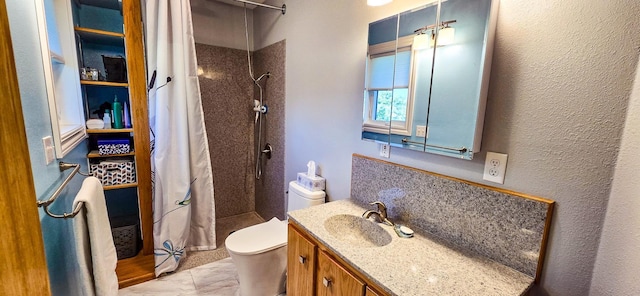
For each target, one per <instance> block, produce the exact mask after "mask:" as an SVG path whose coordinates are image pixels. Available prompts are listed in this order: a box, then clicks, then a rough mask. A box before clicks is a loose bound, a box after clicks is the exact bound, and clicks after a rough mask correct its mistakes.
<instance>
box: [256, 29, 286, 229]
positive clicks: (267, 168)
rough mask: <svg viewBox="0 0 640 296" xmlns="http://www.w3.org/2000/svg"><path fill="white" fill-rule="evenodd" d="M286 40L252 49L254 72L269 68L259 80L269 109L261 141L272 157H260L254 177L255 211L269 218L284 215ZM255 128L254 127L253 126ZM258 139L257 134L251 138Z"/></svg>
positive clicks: (257, 92)
mask: <svg viewBox="0 0 640 296" xmlns="http://www.w3.org/2000/svg"><path fill="white" fill-rule="evenodd" d="M285 48H286V44H285V41H284V40H283V41H280V42H278V43H275V44H272V45H269V46H267V47H265V48H262V49H260V50H258V51H256V52H255V54H254V59H253V65H254V72H253V73H254V74H253V75H254V76H255V77H256V78H257V77H259V76H260V75H262V73H266V72H270V73H271V76H270V77H269V78H268V79H265V80H262V81H261V85H262V87H263V89H264V91H263V100H264V104H266V105H267V106H268V107H269V111H268V112H267V113H266V114H265V115H264V117H263V119H264V120H263V126H262V130H263V134H262V137H263V138H262V139H263V140H262V143H263V147H264V144H265V143H269V144H271V146H272V147H273V154H272V156H271V159H269V160H267V159H266V157H263V161H262V164H263V167H262V178H261V179H260V180H257V181H256V197H255V204H256V212H258V214H259V215H260V216H261V217H262V218H264V219H265V220H269V219H271V218H272V217H278V218H279V219H284V218H285V214H284V213H285V209H284V204H285V202H284V196H285V194H284V192H285V182H284V155H285V146H284V114H285V110H284V102H285V69H284V65H285V58H286V53H285ZM253 89H254V98H256V99H258V98H259V96H260V95H259V94H260V91H259V89H258V87H254V88H253ZM255 130H256V131H257V128H255ZM254 141H256V142H257V138H254Z"/></svg>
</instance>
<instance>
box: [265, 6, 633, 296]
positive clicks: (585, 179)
mask: <svg viewBox="0 0 640 296" xmlns="http://www.w3.org/2000/svg"><path fill="white" fill-rule="evenodd" d="M365 2H366V1H364V0H359V1H342V0H324V1H313V0H295V1H286V4H287V14H286V15H284V16H283V15H281V14H280V13H278V12H277V11H271V10H266V9H256V10H255V11H254V21H255V26H254V29H255V31H256V38H257V39H256V48H261V47H262V46H264V45H268V44H272V43H274V42H277V41H280V40H282V39H286V40H287V43H286V52H287V63H286V77H287V81H286V93H287V100H286V107H285V109H286V118H285V122H286V124H285V131H286V138H285V140H286V143H285V145H286V154H285V180H292V179H293V178H294V177H295V174H296V172H300V171H304V170H305V169H306V166H305V164H306V163H307V161H308V160H311V159H313V160H315V161H316V162H317V163H318V164H319V166H320V172H321V173H322V175H323V176H324V177H326V178H327V191H328V194H329V198H330V199H332V200H336V199H344V198H348V197H349V196H348V194H349V186H350V185H349V180H350V166H351V154H352V153H354V152H355V153H360V154H365V155H369V156H374V157H377V155H378V152H377V146H376V145H375V144H373V143H369V142H364V141H362V140H360V123H361V119H360V118H361V114H362V102H361V98H362V90H363V85H364V63H365V53H366V36H367V24H368V23H369V22H371V21H374V20H376V19H380V18H383V17H386V16H389V15H391V14H393V13H397V12H400V11H404V10H407V9H410V8H413V7H415V6H418V5H420V4H423V3H425V1H415V0H404V1H394V3H393V4H390V5H387V6H383V7H377V8H372V7H367V6H366V4H365ZM267 3H269V4H274V5H280V4H282V0H273V1H267ZM639 16H640V2H638V1H634V0H618V1H585V0H568V1H560V0H540V1H529V0H502V1H501V3H500V13H499V17H498V28H497V40H496V44H495V52H494V59H493V67H492V73H491V82H490V89H489V98H488V102H487V103H488V105H487V113H486V124H485V131H484V138H483V147H482V152H481V153H479V154H477V155H476V158H475V159H474V160H473V161H464V160H457V159H452V158H447V157H441V156H435V155H429V154H422V153H417V152H412V151H405V150H398V149H392V150H391V159H390V160H391V161H393V162H397V163H401V164H406V165H409V166H413V167H418V168H421V169H426V170H430V171H434V172H438V173H442V174H446V175H450V176H454V177H459V178H463V179H467V180H472V181H476V182H481V183H486V182H484V181H482V171H483V170H482V169H483V163H484V157H485V153H486V151H496V152H502V153H508V154H509V164H508V166H507V173H506V180H505V184H504V185H503V186H501V187H503V188H507V189H512V190H515V191H519V192H524V193H528V194H533V195H539V196H542V197H546V198H551V199H554V200H556V201H557V202H558V206H557V209H556V212H555V215H554V221H553V227H552V233H551V238H550V241H549V248H548V254H547V260H546V265H545V270H544V273H543V277H542V283H541V285H540V286H539V287H537V288H536V289H535V294H551V295H586V294H588V293H589V288H590V281H591V274H592V271H593V268H594V262H595V258H596V253H597V250H598V244H599V239H600V230H601V227H602V225H603V220H604V214H605V208H606V206H607V201H608V198H609V192H610V188H611V180H612V178H613V171H614V166H615V162H616V158H617V151H618V147H619V143H620V138H621V135H622V130H623V126H624V118H625V114H626V108H627V103H628V100H629V96H630V90H631V87H632V81H633V78H634V74H633V73H634V71H635V69H636V64H637V61H638V52H637V48H638V46H639V45H640V31H638V30H637V28H638V27H640V22H639V21H640V17H639Z"/></svg>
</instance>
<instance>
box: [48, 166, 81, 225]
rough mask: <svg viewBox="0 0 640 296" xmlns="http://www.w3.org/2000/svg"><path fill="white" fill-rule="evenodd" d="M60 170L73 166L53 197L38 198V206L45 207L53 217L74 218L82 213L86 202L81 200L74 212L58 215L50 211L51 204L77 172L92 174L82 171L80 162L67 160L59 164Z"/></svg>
mask: <svg viewBox="0 0 640 296" xmlns="http://www.w3.org/2000/svg"><path fill="white" fill-rule="evenodd" d="M58 166H59V168H60V171H61V172H64V171H66V170H68V169H71V168H73V171H71V174H69V175H68V176H67V178H66V179H64V181H62V184H61V185H60V187H58V189H56V191H55V192H54V193H53V194H52V195H51V197H49V198H48V199H47V200H38V201H37V204H38V207H42V208H43V209H44V212H45V213H46V214H47V215H49V216H50V217H52V218H62V219H67V218H73V217H75V216H76V215H77V214H78V213H80V210H82V207H83V205H84V203H82V202H79V203H78V204H77V205H76V207H75V208H74V209H73V212H71V213H62V215H58V214H54V213H51V212H49V208H48V207H49V205H51V204H52V203H53V202H54V201H55V200H56V199H57V198H58V196H59V195H60V193H62V189H64V187H65V186H67V184H69V181H71V178H73V176H75V174H80V175H83V176H86V177H89V176H91V175H90V174H85V173H82V172H80V164H77V163H66V162H62V161H61V162H60V163H59V164H58Z"/></svg>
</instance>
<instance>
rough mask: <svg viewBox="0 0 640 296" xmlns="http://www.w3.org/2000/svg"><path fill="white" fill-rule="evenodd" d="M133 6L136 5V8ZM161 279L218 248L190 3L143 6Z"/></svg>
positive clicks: (163, 0)
mask: <svg viewBox="0 0 640 296" xmlns="http://www.w3.org/2000/svg"><path fill="white" fill-rule="evenodd" d="M133 1H135V0H133ZM143 3H144V5H145V8H146V9H145V30H146V50H147V71H148V74H147V77H148V82H149V84H148V87H149V88H148V89H149V124H150V129H151V170H152V177H153V220H154V224H153V241H154V246H155V252H154V253H155V262H156V275H160V274H162V273H165V272H170V271H173V270H175V269H176V268H177V267H178V263H179V261H180V258H181V257H183V256H184V255H185V252H186V251H187V250H210V249H215V248H216V235H215V206H214V200H213V176H212V172H211V161H210V159H209V146H208V142H207V134H206V130H205V126H204V116H203V112H202V101H201V99H200V86H199V84H198V76H197V71H196V69H197V65H196V52H195V43H194V38H193V25H192V22H191V9H190V3H189V0H170V1H168V0H146V1H144V0H143Z"/></svg>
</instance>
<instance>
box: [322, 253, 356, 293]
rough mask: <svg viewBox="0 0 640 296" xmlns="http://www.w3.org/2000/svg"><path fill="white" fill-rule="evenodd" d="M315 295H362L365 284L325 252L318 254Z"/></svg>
mask: <svg viewBox="0 0 640 296" xmlns="http://www.w3.org/2000/svg"><path fill="white" fill-rule="evenodd" d="M316 279H317V289H316V292H317V295H318V296H324V295H336V296H340V295H350V296H351V295H353V296H357V295H364V287H365V284H364V283H363V282H362V281H361V280H360V279H358V278H356V277H355V276H353V275H352V274H351V273H349V272H348V271H347V270H346V269H344V268H343V267H342V266H341V265H340V264H339V263H338V262H336V261H334V260H333V259H332V258H331V257H329V256H328V255H327V254H326V253H325V252H323V251H320V252H318V276H317V278H316Z"/></svg>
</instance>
